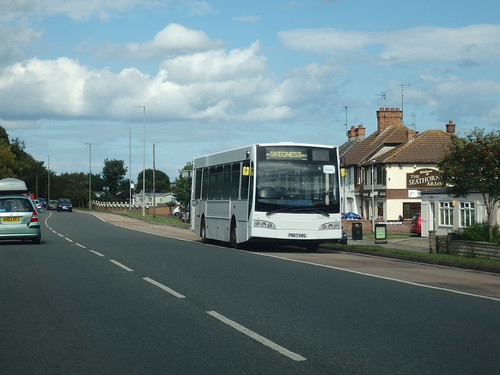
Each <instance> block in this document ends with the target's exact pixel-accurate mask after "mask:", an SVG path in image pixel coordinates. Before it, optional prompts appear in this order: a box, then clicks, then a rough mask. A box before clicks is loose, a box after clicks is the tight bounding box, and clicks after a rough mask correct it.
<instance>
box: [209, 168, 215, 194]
mask: <svg viewBox="0 0 500 375" xmlns="http://www.w3.org/2000/svg"><path fill="white" fill-rule="evenodd" d="M216 195H217V169H216V167H210V171H209V176H208V199H209V200H213V199H215V196H216Z"/></svg>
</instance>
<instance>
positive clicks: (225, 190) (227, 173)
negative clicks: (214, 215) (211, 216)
mask: <svg viewBox="0 0 500 375" xmlns="http://www.w3.org/2000/svg"><path fill="white" fill-rule="evenodd" d="M223 174H224V177H223V183H222V199H229V196H230V191H231V164H226V165H224V171H223Z"/></svg>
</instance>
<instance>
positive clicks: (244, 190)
mask: <svg viewBox="0 0 500 375" xmlns="http://www.w3.org/2000/svg"><path fill="white" fill-rule="evenodd" d="M242 171H243V172H245V171H246V172H245V173H242V174H241V199H248V182H249V180H250V161H248V160H245V161H244V162H243V169H242Z"/></svg>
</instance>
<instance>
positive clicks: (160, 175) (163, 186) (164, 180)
mask: <svg viewBox="0 0 500 375" xmlns="http://www.w3.org/2000/svg"><path fill="white" fill-rule="evenodd" d="M145 172H146V190H149V191H152V190H153V170H152V169H145ZM137 186H138V187H139V189H142V171H141V172H139V174H138V175H137ZM155 191H157V192H158V191H161V192H165V193H166V192H168V191H170V177H168V175H167V174H166V173H165V172H162V171H159V170H155Z"/></svg>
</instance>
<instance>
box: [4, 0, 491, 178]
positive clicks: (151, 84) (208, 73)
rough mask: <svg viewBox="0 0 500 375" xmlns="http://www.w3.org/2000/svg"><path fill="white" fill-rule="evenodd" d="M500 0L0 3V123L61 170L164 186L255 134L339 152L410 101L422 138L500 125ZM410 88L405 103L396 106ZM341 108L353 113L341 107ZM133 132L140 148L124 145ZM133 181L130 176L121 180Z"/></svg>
mask: <svg viewBox="0 0 500 375" xmlns="http://www.w3.org/2000/svg"><path fill="white" fill-rule="evenodd" d="M499 14H500V3H499V2H492V1H486V0H477V1H474V2H472V1H466V0H453V1H451V0H438V1H436V0H433V1H429V0H415V1H412V0H408V1H392V0H387V1H379V2H375V1H372V0H329V1H328V0H296V1H288V0H266V1H260V0H254V1H251V2H239V1H234V0H232V1H231V0H213V1H191V0H163V1H162V0H113V1H101V0H28V1H26V0H0V124H1V125H2V126H3V127H4V128H5V129H6V130H7V132H8V134H9V136H10V137H11V138H16V137H19V138H20V139H22V140H24V142H25V145H26V151H27V152H28V153H30V154H31V155H33V156H34V157H35V158H36V159H37V160H41V161H44V162H45V164H46V165H47V164H48V163H49V161H50V168H51V170H53V171H55V172H56V173H63V172H88V170H89V146H88V144H89V143H90V144H91V145H92V172H93V173H100V172H101V171H102V166H103V162H104V159H110V160H111V159H118V160H123V161H125V164H126V166H127V167H128V165H129V151H130V152H131V160H132V163H131V167H132V179H133V180H136V178H137V174H138V173H139V172H140V171H141V170H142V166H143V144H144V127H143V110H142V108H140V107H134V105H144V106H145V107H146V168H152V154H153V152H152V149H153V146H152V145H153V143H154V144H155V145H156V168H157V169H160V170H162V171H164V172H166V173H167V174H168V175H169V176H170V177H171V179H172V180H173V179H175V178H176V177H177V176H178V170H179V169H181V168H182V167H183V166H184V165H185V164H186V163H187V162H189V161H191V160H192V159H193V158H194V157H196V156H200V155H204V154H207V153H211V152H216V151H220V150H224V149H230V148H235V147H239V146H243V145H247V144H251V143H262V142H274V141H294V142H307V143H320V144H335V145H340V144H342V143H343V142H345V141H346V133H345V131H346V114H347V125H348V128H350V127H351V125H359V124H363V125H364V126H365V128H366V129H367V134H371V133H372V132H373V131H375V129H376V111H377V110H378V109H379V108H380V107H401V105H402V104H404V123H405V125H407V126H410V127H415V128H416V130H418V131H419V132H423V131H425V130H427V129H442V130H444V129H445V124H446V123H447V122H448V121H449V120H452V121H453V122H454V123H455V124H457V131H458V132H459V133H460V134H466V133H467V132H469V131H470V130H471V129H472V128H474V127H479V128H483V129H485V130H486V131H491V130H494V129H499V128H500V23H499V17H498V15H499ZM402 94H404V96H403V100H404V102H403V103H402ZM346 107H347V111H346ZM129 134H130V135H131V142H130V143H129ZM127 176H128V173H127Z"/></svg>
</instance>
